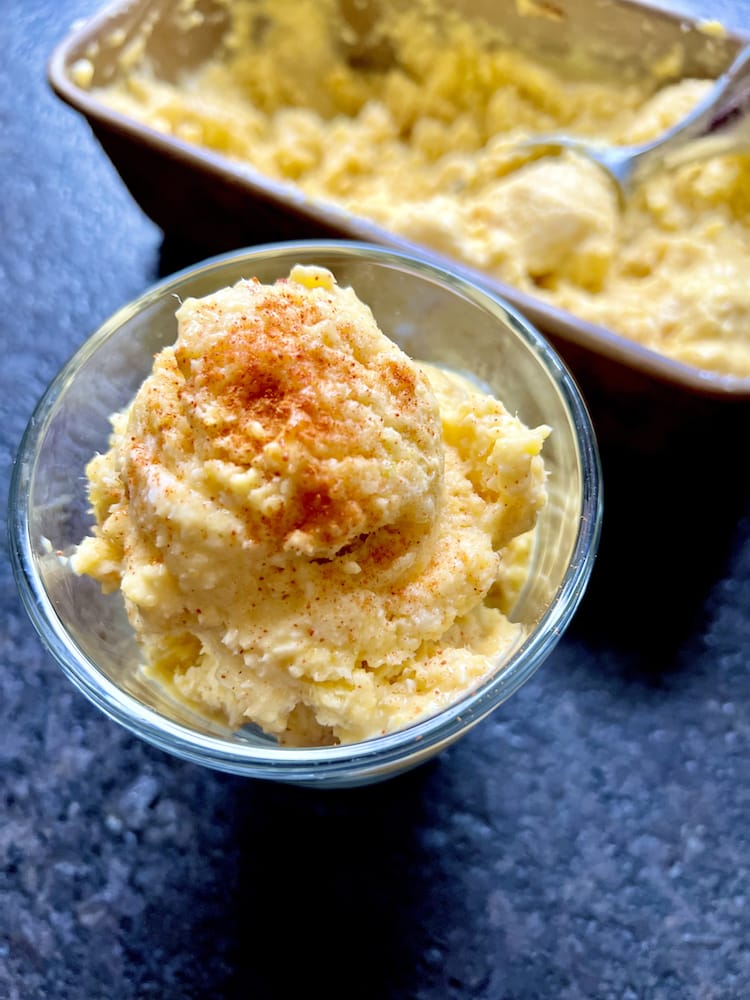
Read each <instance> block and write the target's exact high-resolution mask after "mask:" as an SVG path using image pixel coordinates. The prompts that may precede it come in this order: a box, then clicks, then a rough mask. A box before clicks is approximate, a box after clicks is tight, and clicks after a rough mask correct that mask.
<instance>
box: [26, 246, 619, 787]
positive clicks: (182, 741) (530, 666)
mask: <svg viewBox="0 0 750 1000" xmlns="http://www.w3.org/2000/svg"><path fill="white" fill-rule="evenodd" d="M313 251H314V252H316V253H319V254H326V255H327V256H329V257H331V256H332V257H334V258H335V257H336V256H340V257H342V258H347V257H349V258H351V257H352V256H354V257H360V258H364V259H368V258H369V259H374V260H377V261H379V262H380V263H382V264H386V265H388V266H392V267H396V268H401V269H402V268H404V267H406V268H407V269H409V270H411V271H412V272H415V273H416V274H418V275H420V276H423V277H426V278H428V279H430V280H433V281H437V282H439V283H441V284H443V285H446V286H448V287H450V288H452V289H453V290H455V291H456V292H458V293H459V294H461V295H462V296H464V297H465V298H467V299H469V300H471V301H472V302H473V303H475V304H477V305H479V306H480V307H481V308H484V309H485V310H489V311H490V312H492V313H494V314H495V315H497V316H498V317H499V318H500V319H501V320H502V321H503V322H505V323H506V324H508V325H509V326H510V327H511V328H512V329H513V331H514V333H515V335H516V336H518V337H520V338H522V339H523V340H525V341H526V343H527V344H528V345H529V346H530V347H531V348H532V350H533V352H534V353H535V355H536V356H537V358H538V359H539V362H540V364H541V365H542V366H543V367H544V368H545V369H546V370H547V373H548V375H549V377H550V379H551V380H552V381H553V382H554V383H555V385H556V386H557V389H558V391H559V393H560V395H561V397H562V398H563V400H564V402H565V405H566V407H567V409H568V410H569V413H570V417H571V421H572V424H573V426H574V428H575V430H576V434H577V444H578V448H579V457H580V464H581V470H582V502H581V510H580V521H579V528H578V533H577V537H576V542H575V546H574V551H573V555H572V558H571V561H570V565H569V567H568V569H567V572H566V574H565V577H564V579H563V581H562V583H561V585H560V587H559V588H558V592H557V594H556V595H555V597H554V599H553V601H552V602H551V603H550V606H549V607H548V608H547V610H546V611H545V613H544V614H543V616H542V618H541V619H540V621H539V623H538V625H537V627H536V628H535V629H534V631H533V632H532V634H531V635H529V636H528V638H527V639H526V640H525V641H524V643H523V644H522V645H521V646H520V647H519V648H518V650H516V651H515V653H514V654H513V656H512V657H511V659H510V661H509V662H508V664H507V665H506V666H505V667H504V668H503V670H502V671H501V672H500V673H499V674H497V675H495V676H494V677H492V678H490V679H489V680H487V681H486V682H485V683H483V684H482V685H481V686H480V687H478V688H476V689H475V690H473V691H472V692H471V693H470V694H468V695H467V696H466V697H465V698H463V699H461V700H459V701H458V702H456V703H454V704H452V705H450V706H448V707H446V708H445V709H443V710H442V711H441V712H440V713H438V714H437V715H435V716H432V717H430V718H428V719H425V720H424V721H422V722H419V723H416V724H414V725H412V726H410V727H408V728H406V729H403V730H399V731H396V732H393V733H389V734H386V735H384V736H379V737H375V738H373V739H370V740H366V741H363V742H361V743H355V744H345V745H341V746H334V747H312V748H291V747H274V746H270V745H269V746H268V747H265V746H263V747H260V746H257V745H251V744H243V743H240V742H237V743H231V744H230V743H228V742H227V741H225V740H223V739H221V738H220V737H216V736H211V735H209V734H204V733H198V732H196V731H193V730H190V729H188V728H187V727H185V726H182V725H180V724H179V723H176V722H173V721H172V720H169V719H167V718H165V717H164V716H162V715H160V714H159V713H158V712H156V711H155V710H153V709H150V708H148V707H147V706H145V705H143V704H142V703H141V702H139V701H138V700H137V699H135V698H134V697H132V696H131V695H129V694H127V693H126V692H125V691H123V690H122V689H120V688H119V687H118V686H117V685H116V684H114V683H113V682H112V681H111V680H110V679H109V678H108V677H106V676H105V675H103V674H101V673H100V672H99V671H98V669H97V667H96V664H95V663H94V662H93V661H92V660H90V659H89V658H88V657H87V656H86V655H85V654H84V653H83V652H82V651H81V650H80V649H78V647H77V646H76V645H75V644H74V643H73V642H72V640H71V638H70V637H69V635H68V634H67V632H66V629H65V626H64V624H63V622H62V621H61V620H60V619H59V617H58V615H57V613H56V611H55V608H54V606H53V604H52V602H51V601H50V600H49V597H48V595H47V593H46V591H45V589H44V587H43V585H42V583H41V580H40V579H39V577H38V575H37V573H36V571H35V565H34V556H33V548H32V542H31V538H30V534H29V511H28V505H27V503H26V498H28V497H29V496H30V484H31V483H32V481H33V477H34V472H35V466H36V447H37V442H38V441H39V440H40V439H42V438H43V435H44V433H45V431H46V427H47V425H48V424H49V422H50V420H51V419H52V416H53V414H54V411H55V406H56V403H57V401H58V398H59V397H60V395H61V394H62V392H63V390H64V389H65V387H66V386H67V385H68V384H69V383H70V382H71V380H72V379H73V378H74V377H75V375H76V373H77V372H78V370H79V369H80V368H81V366H82V365H83V364H84V363H85V362H86V361H87V360H88V359H89V358H90V357H91V356H92V355H93V354H94V353H95V352H96V351H97V350H98V349H99V347H100V346H101V345H102V344H103V343H104V342H105V341H106V340H107V339H108V338H109V337H111V336H112V335H114V333H115V332H116V331H117V330H118V328H119V327H120V326H121V325H122V324H123V323H124V322H126V321H127V320H128V319H129V318H131V317H132V316H133V315H135V314H136V313H137V312H139V311H140V310H141V309H143V308H144V307H146V306H148V305H149V304H150V303H151V302H153V301H154V300H156V299H159V298H161V297H163V296H165V295H169V294H178V291H179V288H180V287H181V286H182V285H183V284H184V283H185V282H186V281H190V280H192V279H193V278H194V277H195V276H196V275H198V274H201V273H204V272H205V271H208V270H212V269H214V268H216V267H220V266H222V265H225V264H228V263H230V262H233V261H236V260H239V259H243V260H248V261H252V260H254V259H256V260H257V259H259V258H263V259H264V260H267V259H269V258H274V257H276V258H278V257H289V256H293V255H294V254H295V253H298V254H301V253H310V252H313ZM601 521H602V488H601V465H600V458H599V452H598V447H597V443H596V435H595V431H594V428H593V425H592V423H591V419H590V416H589V413H588V410H587V408H586V404H585V402H584V400H583V397H582V395H581V393H580V390H579V389H578V386H577V385H576V383H575V380H574V379H573V377H572V375H571V373H570V372H569V370H568V369H567V367H566V365H565V364H564V362H563V361H562V359H561V358H560V357H559V356H558V354H557V352H556V351H555V349H554V348H553V347H552V346H551V344H550V343H549V342H548V341H547V340H546V338H544V337H543V336H542V334H541V333H540V332H539V331H538V330H537V329H536V328H535V327H534V326H533V325H532V324H531V323H530V322H529V321H528V320H527V319H526V318H525V317H524V316H523V315H521V313H520V312H518V311H517V310H516V309H515V308H514V307H513V306H511V305H510V304H508V303H507V302H506V301H505V300H503V299H502V298H501V297H499V296H498V295H496V294H494V293H492V292H491V291H489V290H488V289H486V288H484V287H482V286H480V285H479V284H477V283H475V282H473V281H471V280H469V279H468V278H465V277H463V276H461V275H459V274H456V273H453V272H451V271H449V270H447V269H445V268H443V267H440V266H439V265H436V264H434V263H432V262H431V261H428V260H425V259H422V258H421V257H419V255H418V254H411V253H405V252H403V251H397V250H391V249H387V248H384V247H382V246H379V245H376V244H369V243H365V242H359V241H352V240H337V239H331V240H312V239H310V240H295V241H284V242H278V243H265V244H259V245H257V246H252V247H246V248H241V249H237V250H232V251H230V252H227V253H223V254H218V255H215V256H212V257H209V258H207V259H205V260H203V261H201V262H200V263H198V264H194V265H190V266H188V267H185V268H182V269H181V270H179V271H177V272H175V273H174V274H171V275H169V276H167V277H165V278H163V279H161V280H160V281H158V282H156V283H154V284H152V285H151V286H150V287H149V288H148V289H146V290H145V291H144V292H143V293H142V294H141V295H139V296H138V297H137V298H135V299H134V300H133V301H132V302H130V303H129V304H127V305H125V306H122V307H121V308H120V309H118V310H117V311H116V312H115V313H113V314H112V315H111V316H110V317H109V318H108V319H107V320H105V321H104V323H102V324H101V325H100V326H99V327H98V329H97V330H95V331H94V333H93V334H92V335H91V336H90V337H89V338H88V339H87V340H86V341H84V343H83V344H82V345H81V346H80V347H79V348H78V350H77V351H76V352H75V353H74V354H73V355H72V357H71V358H70V359H69V360H68V361H67V363H66V364H65V365H64V366H63V367H62V369H61V370H60V371H59V372H58V374H57V375H56V376H55V377H54V379H53V380H52V382H51V383H50V384H49V386H48V387H47V389H46V391H45V392H44V394H43V395H42V397H41V399H40V400H39V402H38V403H37V405H36V407H35V409H34V411H33V413H32V415H31V417H30V419H29V421H28V424H27V426H26V430H25V432H24V434H23V437H22V439H21V442H20V444H19V447H18V450H17V454H16V458H15V461H14V464H13V469H12V475H11V483H10V490H9V516H8V533H9V542H10V553H11V566H12V570H13V574H14V577H15V581H16V585H17V588H18V590H19V593H20V595H21V598H22V601H23V603H24V606H25V608H26V611H27V613H28V615H29V618H30V619H31V622H32V624H33V625H34V627H35V629H36V631H37V633H38V634H39V637H40V639H41V641H42V643H43V645H44V646H45V648H46V649H47V651H48V652H49V653H50V654H51V655H52V656H53V658H54V659H55V660H56V661H57V663H58V664H59V666H60V667H61V668H62V670H63V672H64V673H65V674H66V676H67V677H68V679H69V680H70V681H71V682H72V683H73V684H74V685H75V686H76V687H77V688H78V689H79V690H80V691H81V692H82V693H83V694H84V695H85V696H86V697H87V698H88V699H89V700H90V701H91V702H92V703H93V704H95V705H96V706H97V707H98V708H99V709H100V710H101V711H103V712H104V713H105V714H106V715H107V716H109V717H110V718H111V719H112V720H114V721H115V722H117V723H119V724H121V725H122V726H124V727H125V728H126V729H128V730H130V731H131V732H133V733H135V734H136V735H138V736H139V737H141V738H142V739H144V740H146V741H147V742H149V743H151V744H153V745H155V746H157V747H159V748H161V749H163V750H165V751H167V752H169V753H172V754H174V755H176V756H178V757H181V758H183V759H185V760H189V761H193V762H195V763H199V764H203V765H205V766H208V767H211V768H214V769H217V770H221V771H226V772H229V773H234V774H241V775H246V776H250V777H259V778H273V779H276V780H286V781H291V782H295V781H296V782H313V781H316V780H319V781H325V780H326V779H331V778H345V777H347V776H351V775H353V774H354V775H357V776H359V777H363V776H366V775H368V774H378V773H380V772H383V771H384V770H385V771H387V770H389V769H391V768H394V767H398V766H399V765H400V764H402V763H403V762H404V758H405V757H406V758H407V759H408V758H412V757H413V758H415V759H417V760H421V759H423V758H425V757H427V756H431V755H432V754H433V753H435V752H437V751H438V750H439V749H440V748H441V747H443V746H445V745H447V744H449V743H451V742H452V741H453V740H454V739H455V738H456V737H457V736H459V735H460V734H461V733H463V732H465V731H466V730H467V729H469V728H471V727H472V726H474V725H476V723H478V722H479V721H481V720H482V719H483V718H485V717H486V716H487V715H488V714H489V713H490V712H492V711H494V709H495V708H497V707H498V706H499V705H500V704H502V703H503V702H504V701H506V700H507V699H508V698H509V697H510V696H511V695H512V694H514V693H515V692H516V691H517V690H518V689H519V688H520V687H521V686H522V685H523V684H524V683H525V682H526V681H527V680H528V679H529V678H530V677H531V676H532V674H533V673H535V671H536V670H537V669H538V667H539V666H540V665H541V664H542V663H543V662H544V660H545V659H546V658H547V657H548V656H549V654H550V653H551V652H552V650H553V649H554V647H555V646H556V645H557V642H558V641H559V639H560V638H561V636H562V634H563V632H564V631H565V629H566V628H567V626H568V624H569V622H570V620H571V618H572V617H573V615H574V613H575V611H576V609H577V607H578V605H579V603H580V600H581V598H582V597H583V594H584V592H585V589H586V586H587V584H588V581H589V578H590V575H591V572H592V569H593V565H594V561H595V558H596V552H597V549H598V543H599V537H600V532H601Z"/></svg>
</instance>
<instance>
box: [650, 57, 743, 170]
mask: <svg viewBox="0 0 750 1000" xmlns="http://www.w3.org/2000/svg"><path fill="white" fill-rule="evenodd" d="M749 110H750V45H747V46H745V48H743V49H742V50H741V51H740V52H739V54H738V55H737V56H736V58H735V60H734V62H733V63H732V65H731V66H730V67H729V69H728V70H727V71H726V73H724V74H723V75H722V76H720V77H719V79H718V80H717V81H716V83H715V84H714V85H713V87H712V88H711V89H710V90H709V92H708V93H707V94H706V96H705V97H704V98H703V100H702V101H699V102H698V104H697V105H696V106H695V107H694V108H693V110H692V111H691V112H690V114H689V115H686V116H685V117H684V118H683V119H682V120H681V121H679V122H677V124H676V125H674V126H673V127H672V128H671V129H668V130H667V131H666V132H663V133H662V134H661V135H660V136H659V137H658V138H657V139H655V140H653V141H652V142H647V143H643V145H641V146H638V147H635V148H634V149H633V150H632V152H633V153H634V157H633V163H632V166H633V169H634V172H637V173H638V174H640V175H642V174H644V173H646V172H647V171H648V169H649V168H650V167H653V166H654V165H656V164H657V163H658V164H659V165H661V166H665V165H669V166H678V165H679V164H680V163H682V162H683V161H684V162H687V161H688V160H695V159H701V158H703V157H704V156H713V155H715V153H718V152H728V151H730V150H731V149H733V148H736V147H738V146H746V145H748V143H749V142H750V135H748V134H746V133H747V131H748V130H747V125H748V111H749ZM720 138H721V142H719V139H720Z"/></svg>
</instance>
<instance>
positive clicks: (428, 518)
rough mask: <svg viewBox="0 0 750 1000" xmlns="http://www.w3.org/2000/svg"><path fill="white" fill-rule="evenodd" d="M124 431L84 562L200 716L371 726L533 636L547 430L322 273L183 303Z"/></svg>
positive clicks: (456, 683)
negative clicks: (435, 357) (391, 332)
mask: <svg viewBox="0 0 750 1000" xmlns="http://www.w3.org/2000/svg"><path fill="white" fill-rule="evenodd" d="M112 424H113V429H112V434H111V440H110V446H109V448H108V450H107V451H106V452H104V453H102V454H97V455H95V456H94V457H93V458H92V459H91V461H90V463H89V465H88V467H87V477H88V485H89V496H90V501H91V506H92V511H93V515H94V519H95V524H94V526H93V528H92V532H91V534H90V535H89V536H88V537H86V538H85V539H83V540H82V542H81V543H80V545H79V546H78V547H77V549H76V551H75V553H74V555H73V557H72V566H73V568H74V570H75V571H76V572H77V573H82V574H88V575H90V576H92V577H94V578H95V579H96V580H98V581H99V582H100V583H101V585H102V587H103V588H104V589H105V590H106V591H116V590H118V589H119V590H120V591H121V593H122V596H123V598H124V601H125V605H126V608H127V612H128V616H129V619H130V622H131V623H132V625H133V628H134V630H135V632H136V634H137V637H138V640H139V643H140V647H141V649H142V651H143V659H144V667H145V669H146V670H147V672H149V673H150V675H151V676H152V677H153V678H155V679H156V680H158V681H159V682H160V683H162V684H164V685H166V686H168V687H169V688H170V689H171V690H172V691H173V692H174V693H175V694H177V695H178V696H179V697H180V698H182V699H185V700H187V701H188V702H190V703H192V704H194V705H195V706H197V707H198V708H200V709H201V710H202V711H204V712H205V713H207V714H210V715H213V716H216V717H219V718H221V719H223V720H226V721H227V722H228V723H229V725H231V726H233V727H239V726H242V725H245V724H248V723H252V724H255V725H257V726H259V727H261V728H262V729H263V730H264V731H265V732H267V733H269V734H271V735H272V736H274V737H276V738H277V739H278V740H279V742H281V743H286V744H290V745H311V746H313V745H326V744H331V743H337V742H341V743H345V742H351V741H355V740H362V739H367V738H370V737H374V736H377V735H379V734H382V733H386V732H389V731H392V730H394V729H398V728H401V727H403V726H406V725H407V724H409V723H412V722H415V721H417V720H419V719H421V718H424V717H426V716H428V715H431V714H433V713H435V712H437V711H439V710H440V709H441V708H442V707H444V706H445V705H447V704H449V703H451V702H452V701H454V700H456V699H457V698H459V697H461V696H462V695H463V694H465V693H466V692H467V691H469V690H471V689H472V688H473V687H475V686H476V685H478V684H479V683H480V682H481V681H482V680H484V679H487V678H488V677H489V676H490V675H491V674H492V673H493V672H494V671H495V670H496V669H497V665H498V662H499V658H500V657H502V655H503V654H504V653H506V652H507V651H509V650H511V649H512V648H513V647H514V645H515V644H517V643H518V642H519V640H520V639H521V638H522V635H523V633H522V627H521V626H520V625H518V624H515V623H513V622H512V621H511V618H510V613H511V609H512V606H513V603H514V601H515V600H516V598H517V596H518V593H519V589H520V588H521V587H522V586H523V581H524V578H525V574H526V571H527V568H528V566H529V564H530V559H531V558H532V552H533V535H534V532H533V529H534V524H535V521H536V517H537V513H538V511H539V510H540V509H541V507H542V506H543V505H544V503H545V501H546V495H547V494H546V481H545V476H546V473H545V468H544V463H543V459H542V455H541V451H542V447H543V443H544V440H545V438H546V436H547V435H548V433H549V428H548V427H546V426H540V427H536V428H533V429H531V428H529V427H527V426H525V425H524V424H523V423H522V421H521V420H520V419H519V418H518V417H517V416H516V415H514V414H511V413H509V412H508V411H507V410H506V409H505V407H504V406H503V405H502V403H501V402H500V401H499V400H497V399H496V398H494V397H493V396H491V395H488V394H487V393H486V392H484V391H483V390H482V389H481V388H479V387H478V386H476V385H474V384H473V382H471V381H470V380H469V379H468V378H467V377H465V376H462V375H458V374H455V373H452V372H450V371H447V370H442V369H438V368H435V367H433V366H428V365H425V364H419V363H418V362H416V361H414V360H412V359H410V358H409V357H408V356H407V355H406V354H405V353H404V352H403V351H402V350H401V349H400V348H399V347H398V346H397V345H396V344H395V343H393V341H391V340H390V338H389V337H388V336H386V334H385V333H383V332H382V331H381V330H380V328H379V327H378V325H377V322H376V320H375V318H374V316H373V314H372V312H371V310H370V309H369V308H368V307H367V305H366V304H364V303H363V302H362V301H361V300H360V299H359V298H358V296H357V295H356V293H355V292H354V290H353V289H351V288H344V287H340V286H339V285H338V284H337V282H336V280H335V278H334V276H333V274H332V273H331V272H330V271H328V270H326V269H324V268H319V267H303V266H299V265H298V266H296V267H295V268H293V269H292V271H291V273H290V275H289V277H288V278H284V279H281V280H279V281H277V282H275V283H274V284H270V285H267V284H262V283H261V282H260V281H258V280H257V279H248V280H242V281H240V282H238V283H237V284H235V285H233V286H231V287H228V288H224V289H221V290H219V291H217V292H215V293H214V294H211V295H208V296H206V297H205V298H201V299H193V298H191V299H187V300H186V301H184V302H183V303H182V304H181V305H180V306H179V308H178V310H177V339H176V341H175V343H174V344H173V345H172V346H168V347H166V348H164V349H163V350H162V351H161V352H160V353H159V354H158V355H157V356H156V358H155V360H154V365H153V370H152V372H151V374H150V375H149V376H148V377H147V378H146V379H145V381H144V382H143V384H142V386H141V388H140V389H139V391H138V392H137V394H136V396H135V398H134V399H133V401H132V403H131V404H130V405H129V406H128V407H126V408H125V409H124V410H122V411H121V412H118V413H116V414H114V416H113V418H112Z"/></svg>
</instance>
